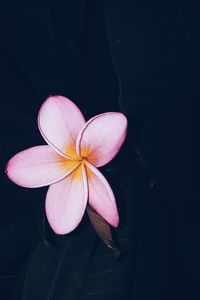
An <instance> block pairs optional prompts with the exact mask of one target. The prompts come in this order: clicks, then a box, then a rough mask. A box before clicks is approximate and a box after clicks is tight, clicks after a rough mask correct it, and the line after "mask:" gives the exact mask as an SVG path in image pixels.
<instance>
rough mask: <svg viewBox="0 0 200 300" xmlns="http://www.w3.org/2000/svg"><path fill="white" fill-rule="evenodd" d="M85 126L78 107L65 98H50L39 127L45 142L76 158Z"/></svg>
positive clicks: (45, 104)
mask: <svg viewBox="0 0 200 300" xmlns="http://www.w3.org/2000/svg"><path fill="white" fill-rule="evenodd" d="M84 124H85V120H84V117H83V115H82V113H81V112H80V110H79V109H78V107H77V106H76V105H75V104H74V103H73V102H72V101H71V100H69V99H67V98H65V97H63V96H50V97H48V98H47V100H46V101H45V102H44V103H43V105H42V107H41V109H40V112H39V116H38V126H39V129H40V132H41V134H42V136H43V138H44V139H45V141H46V142H47V143H48V144H49V145H50V146H52V147H53V148H54V149H55V150H56V151H57V152H58V153H59V154H61V155H63V156H65V157H68V158H76V154H75V146H74V145H75V142H76V138H77V136H78V134H79V132H80V130H81V129H82V127H83V126H84Z"/></svg>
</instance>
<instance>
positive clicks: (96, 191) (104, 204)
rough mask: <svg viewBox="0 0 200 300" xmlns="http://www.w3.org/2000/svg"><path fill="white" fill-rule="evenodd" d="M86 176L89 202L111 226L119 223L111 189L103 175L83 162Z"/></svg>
mask: <svg viewBox="0 0 200 300" xmlns="http://www.w3.org/2000/svg"><path fill="white" fill-rule="evenodd" d="M85 165H86V173H87V178H88V193H89V198H88V201H89V204H90V205H91V206H92V207H93V208H94V209H95V210H96V211H97V212H98V213H99V214H100V215H101V216H102V217H103V218H104V219H105V220H106V221H107V222H108V223H109V224H110V225H112V226H113V227H117V226H118V224H119V216H118V212H117V206H116V202H115V196H114V194H113V191H112V189H111V187H110V185H109V183H108V181H107V180H106V179H105V177H104V176H103V175H102V174H101V172H99V171H98V170H97V168H95V167H94V166H93V165H91V164H90V163H89V162H87V161H86V162H85Z"/></svg>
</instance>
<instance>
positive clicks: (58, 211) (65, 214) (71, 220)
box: [46, 164, 88, 234]
mask: <svg viewBox="0 0 200 300" xmlns="http://www.w3.org/2000/svg"><path fill="white" fill-rule="evenodd" d="M87 199H88V188H87V178H86V172H85V167H84V165H83V164H81V166H80V167H78V168H77V169H76V170H75V171H74V172H73V173H71V174H70V175H69V176H68V177H66V178H65V179H63V180H61V181H59V182H57V183H55V184H53V185H51V186H50V187H49V190H48V193H47V197H46V214H47V219H48V221H49V224H50V225H51V227H52V229H53V230H54V232H55V233H57V234H66V233H69V232H71V231H72V230H74V229H75V228H76V227H77V226H78V224H79V223H80V221H81V219H82V217H83V214H84V211H85V208H86V204H87Z"/></svg>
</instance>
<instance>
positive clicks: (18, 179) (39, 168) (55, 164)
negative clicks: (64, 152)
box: [6, 145, 78, 188]
mask: <svg viewBox="0 0 200 300" xmlns="http://www.w3.org/2000/svg"><path fill="white" fill-rule="evenodd" d="M77 165H78V162H72V161H70V160H67V159H66V158H64V157H62V156H60V155H58V154H57V153H56V152H55V151H54V150H53V149H52V148H51V147H50V146H48V145H44V146H36V147H32V148H29V149H27V150H24V151H22V152H19V153H18V154H16V155H15V156H13V157H12V158H11V159H10V160H9V162H8V163H7V166H6V173H7V176H8V177H9V178H10V179H11V180H12V181H13V182H15V183H16V184H18V185H21V186H23V187H29V188H35V187H41V186H45V185H49V184H52V183H54V182H56V181H58V180H60V179H62V178H63V177H66V176H67V175H68V174H69V173H71V172H72V170H74V168H76V167H77Z"/></svg>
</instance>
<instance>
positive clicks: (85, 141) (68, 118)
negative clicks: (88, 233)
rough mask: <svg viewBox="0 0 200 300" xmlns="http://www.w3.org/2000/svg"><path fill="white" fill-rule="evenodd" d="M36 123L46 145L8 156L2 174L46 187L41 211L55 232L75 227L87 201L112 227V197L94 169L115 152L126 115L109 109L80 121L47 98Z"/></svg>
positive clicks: (68, 105)
mask: <svg viewBox="0 0 200 300" xmlns="http://www.w3.org/2000/svg"><path fill="white" fill-rule="evenodd" d="M38 126H39V129H40V132H41V134H42V136H43V138H44V139H45V141H46V142H47V145H41V146H35V147H32V148H29V149H27V150H24V151H22V152H19V153H18V154H16V155H15V156H13V157H12V158H11V159H10V160H9V162H8V164H7V167H6V173H7V175H8V177H9V178H10V179H11V180H12V181H13V182H15V183H16V184H18V185H20V186H23V187H28V188H37V187H42V186H47V185H49V186H50V187H49V189H48V192H47V195H46V202H45V209H46V215H47V219H48V221H49V224H50V226H51V227H52V229H53V230H54V232H55V233H57V234H65V233H69V232H71V231H72V230H74V229H75V228H76V227H77V226H78V224H79V223H80V221H81V219H82V217H83V214H84V212H85V209H86V206H87V202H89V204H90V206H91V207H93V208H94V210H95V211H96V212H97V213H98V214H100V215H101V216H102V217H103V218H104V219H105V220H106V221H107V222H108V223H109V224H110V225H112V226H113V227H117V226H118V223H119V217H118V212H117V207H116V203H115V197H114V194H113V192H112V189H111V187H110V185H109V183H108V182H107V180H106V179H105V177H104V176H103V175H102V174H101V172H100V171H99V170H98V169H97V167H101V166H104V165H105V164H107V163H108V162H109V161H111V160H112V159H113V158H114V156H115V155H116V154H117V153H118V151H119V149H120V147H121V145H122V144H123V142H124V140H125V137H126V129H127V119H126V117H125V116H124V115H123V114H122V113H118V112H109V113H103V114H100V115H97V116H95V117H93V118H91V119H90V120H89V121H88V122H85V119H84V117H83V115H82V113H81V112H80V110H79V109H78V107H77V106H76V105H75V104H74V103H73V102H72V101H71V100H69V99H67V98H65V97H62V96H50V97H49V98H47V100H46V101H45V102H44V103H43V105H42V107H41V109H40V111H39V116H38Z"/></svg>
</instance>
